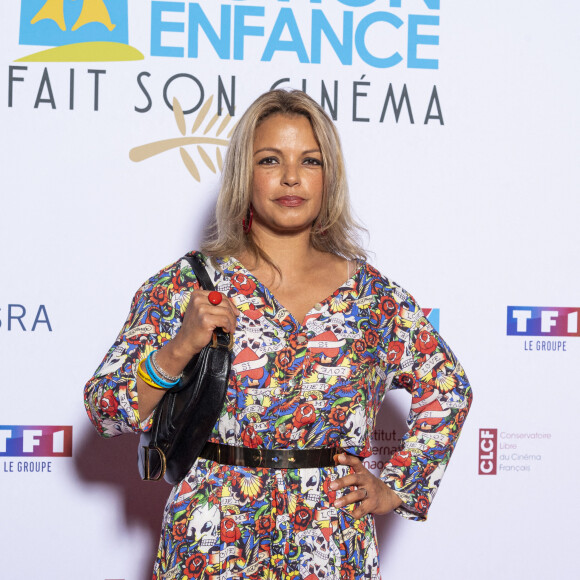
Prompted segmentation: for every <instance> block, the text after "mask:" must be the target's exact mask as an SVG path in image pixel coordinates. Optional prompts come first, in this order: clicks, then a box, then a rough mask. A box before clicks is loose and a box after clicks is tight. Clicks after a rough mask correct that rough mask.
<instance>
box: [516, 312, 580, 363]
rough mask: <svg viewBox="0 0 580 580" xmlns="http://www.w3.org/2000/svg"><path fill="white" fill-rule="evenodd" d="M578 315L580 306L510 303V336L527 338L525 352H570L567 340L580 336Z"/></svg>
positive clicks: (524, 345) (524, 344)
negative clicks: (520, 304) (565, 306)
mask: <svg viewBox="0 0 580 580" xmlns="http://www.w3.org/2000/svg"><path fill="white" fill-rule="evenodd" d="M579 315H580V308H563V307H552V306H508V307H507V335H508V336H522V337H525V339H524V343H523V347H524V350H526V351H541V352H567V350H568V339H569V338H573V337H574V338H577V337H579V336H580V329H579V327H578V318H579ZM532 336H533V337H536V338H533V339H532V338H529V337H532Z"/></svg>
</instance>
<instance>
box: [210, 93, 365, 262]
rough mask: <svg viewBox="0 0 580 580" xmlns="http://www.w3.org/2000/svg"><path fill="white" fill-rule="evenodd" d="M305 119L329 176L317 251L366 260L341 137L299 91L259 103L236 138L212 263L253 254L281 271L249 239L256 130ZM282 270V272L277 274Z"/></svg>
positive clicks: (316, 227)
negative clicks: (280, 119)
mask: <svg viewBox="0 0 580 580" xmlns="http://www.w3.org/2000/svg"><path fill="white" fill-rule="evenodd" d="M276 114H279V115H289V116H293V115H302V116H304V117H306V118H307V119H308V120H309V121H310V124H311V126H312V131H313V133H314V137H315V139H316V141H317V142H318V145H319V147H320V152H321V157H322V167H323V171H324V190H323V198H322V208H321V210H320V214H319V215H318V217H317V218H316V220H315V222H314V224H313V226H312V230H311V234H310V237H311V243H312V246H313V247H314V248H315V249H317V250H320V251H323V252H329V253H331V254H336V255H339V256H343V257H344V258H346V259H348V260H366V257H367V256H366V252H365V251H364V249H363V248H362V246H361V244H360V242H359V239H360V233H361V232H363V231H365V230H364V228H362V227H361V226H360V225H359V224H358V223H357V222H356V221H355V220H354V218H353V217H352V214H351V210H350V203H349V196H348V186H347V182H346V174H345V167H344V160H343V156H342V148H341V145H340V138H339V136H338V132H337V130H336V128H335V126H334V124H333V123H332V121H331V120H330V118H329V117H328V115H327V114H326V113H325V112H324V110H323V109H322V107H320V105H318V103H316V101H314V100H313V99H312V98H311V97H309V96H308V95H307V94H306V93H304V92H302V91H298V90H291V91H285V90H280V89H277V90H273V91H270V92H268V93H264V94H263V95H262V96H260V97H258V98H257V99H256V100H255V101H254V102H253V103H252V104H251V105H250V107H249V108H248V109H247V111H246V112H245V113H244V114H243V115H242V117H241V118H240V120H239V122H238V124H237V125H236V128H235V130H234V132H233V134H232V138H231V141H230V145H229V148H228V151H227V153H226V158H225V161H224V168H223V173H222V184H221V188H220V192H219V196H218V200H217V205H216V219H215V223H214V224H213V226H212V228H211V229H210V232H209V235H208V237H207V239H206V240H205V242H204V243H203V244H202V251H203V252H204V253H205V254H206V255H208V256H212V257H225V256H236V255H238V254H239V253H241V252H242V251H249V252H251V253H252V254H253V255H254V257H255V258H256V259H257V258H258V257H259V258H262V259H263V260H265V261H266V262H267V263H269V264H270V265H272V266H274V267H275V264H273V262H272V261H271V260H270V258H269V257H268V255H267V254H266V252H265V251H264V250H263V249H262V248H260V247H259V246H258V245H257V244H256V242H255V240H254V239H253V237H252V233H251V231H250V233H248V234H244V231H243V228H242V220H243V219H245V218H246V215H247V212H248V208H249V207H250V201H251V197H252V178H253V150H254V134H255V131H256V128H257V127H258V126H259V125H260V124H261V123H262V122H263V121H264V120H265V119H266V118H267V117H269V116H271V115H276ZM276 269H277V268H276Z"/></svg>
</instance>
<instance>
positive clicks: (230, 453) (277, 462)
mask: <svg viewBox="0 0 580 580" xmlns="http://www.w3.org/2000/svg"><path fill="white" fill-rule="evenodd" d="M340 453H345V451H344V449H343V448H342V447H314V448H312V449H261V448H258V449H253V448H251V447H237V446H235V445H222V444H220V443H211V442H209V441H208V442H207V443H206V444H205V447H204V448H203V449H202V450H201V453H200V454H199V456H200V457H202V458H203V459H209V460H210V461H215V462H216V463H221V464H223V465H236V466H241V467H265V468H267V469H303V468H307V467H329V466H334V465H336V462H335V461H334V457H335V456H336V455H338V454H340Z"/></svg>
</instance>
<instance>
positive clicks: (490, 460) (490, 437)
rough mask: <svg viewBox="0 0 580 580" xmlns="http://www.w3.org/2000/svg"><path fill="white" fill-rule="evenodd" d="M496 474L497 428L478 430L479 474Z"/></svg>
mask: <svg viewBox="0 0 580 580" xmlns="http://www.w3.org/2000/svg"><path fill="white" fill-rule="evenodd" d="M496 474H497V429H480V430H479V475H496Z"/></svg>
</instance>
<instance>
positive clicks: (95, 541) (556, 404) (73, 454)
mask: <svg viewBox="0 0 580 580" xmlns="http://www.w3.org/2000/svg"><path fill="white" fill-rule="evenodd" d="M0 14H1V18H0V47H1V53H0V54H1V57H0V58H1V62H0V94H1V95H2V96H1V99H0V103H1V104H0V127H1V130H0V148H1V160H0V168H1V174H0V191H1V195H2V205H1V207H2V211H1V219H0V244H1V254H0V260H1V261H0V274H1V276H2V284H1V286H0V397H1V399H0V518H1V520H0V521H1V524H0V534H1V541H0V560H1V562H2V572H1V574H0V575H1V576H2V577H3V578H35V577H42V578H46V579H47V580H48V579H50V580H62V579H76V578H83V579H85V580H113V579H115V580H141V579H144V578H147V577H150V573H151V565H152V559H153V554H154V551H155V548H156V544H157V541H158V534H159V530H160V522H161V514H162V510H163V505H164V502H165V498H166V496H167V495H168V493H169V486H168V485H167V484H165V483H164V482H159V483H149V482H141V481H140V479H139V477H138V474H137V466H136V449H137V442H138V439H137V438H136V437H134V436H131V435H126V436H124V437H118V438H115V439H111V440H104V439H101V438H99V437H98V436H97V435H96V433H95V432H94V430H93V428H92V426H91V424H90V423H89V421H88V419H87V417H86V415H85V412H84V409H83V401H82V395H83V386H84V383H85V382H86V381H87V379H88V378H89V377H90V376H91V375H92V373H93V372H94V369H95V368H96V366H97V365H98V363H99V362H100V360H101V358H102V356H103V355H104V353H105V352H106V351H107V349H108V348H109V346H110V344H112V342H113V340H114V338H115V336H116V333H117V332H118V330H119V329H120V327H121V325H122V323H123V321H124V318H125V316H126V314H127V312H128V308H129V303H130V300H131V298H132V295H133V293H134V291H135V290H136V289H137V288H138V287H139V286H140V285H141V283H142V282H143V281H144V280H146V279H147V278H148V277H149V276H150V275H151V274H153V273H155V272H156V271H158V270H159V269H160V268H161V267H163V266H164V265H166V264H168V263H171V262H173V261H174V260H175V259H177V258H178V257H179V256H181V255H183V254H184V253H185V252H187V251H188V250H190V249H193V248H198V247H199V244H200V240H201V239H202V238H203V235H204V228H205V226H206V224H208V223H209V221H210V220H211V216H212V212H213V207H214V204H215V199H216V194H217V190H218V184H219V175H220V168H221V165H222V160H223V157H224V154H225V151H226V148H227V145H228V140H229V135H230V131H231V128H232V127H233V126H234V124H235V122H236V119H237V118H239V116H240V115H241V113H242V112H243V111H244V110H245V108H246V107H247V106H248V105H249V104H250V103H251V102H252V101H253V100H254V99H255V98H256V97H257V96H258V95H259V94H261V93H262V92H265V91H267V90H269V89H271V88H273V87H283V88H284V87H286V88H289V87H293V88H299V89H303V90H305V91H307V92H308V93H309V94H310V95H311V96H312V97H313V98H314V99H315V100H317V101H318V102H319V103H321V104H322V106H323V107H324V108H325V110H326V111H327V112H328V113H329V114H330V115H331V116H332V118H333V119H334V121H335V122H336V125H337V126H338V128H339V131H340V133H341V136H342V140H343V144H344V150H345V156H346V160H347V169H348V175H349V182H350V187H351V196H352V202H353V206H354V209H355V212H356V214H357V216H358V218H359V219H360V221H361V222H362V223H364V224H365V226H366V227H367V229H368V234H369V235H368V247H369V249H370V250H371V251H372V258H371V262H372V263H373V264H374V265H375V266H376V267H378V268H379V269H380V270H381V271H382V272H383V273H385V274H386V275H388V276H390V277H391V278H393V279H394V280H396V281H397V282H399V283H400V284H402V285H403V286H405V287H406V288H407V289H408V290H410V291H411V292H412V293H413V295H414V296H415V297H416V299H417V300H418V301H419V303H420V304H421V305H422V306H423V307H424V309H425V310H426V311H427V312H428V314H429V317H430V319H431V321H432V322H433V324H434V325H435V326H436V327H437V328H438V329H439V330H440V332H441V334H442V335H443V336H444V338H445V339H446V340H447V342H448V343H449V344H450V345H451V346H452V348H453V349H454V351H455V352H456V354H457V356H458V358H459V359H460V360H461V362H462V364H463V366H464V367H465V369H466V371H467V374H468V376H469V378H470V380H471V382H472V384H473V387H474V393H475V402H474V406H473V409H472V412H471V414H470V416H469V418H468V420H467V422H466V426H465V429H464V432H463V435H462V437H461V439H460V442H459V444H458V446H457V450H456V452H455V455H454V457H453V459H452V461H451V464H450V467H449V469H448V472H447V474H446V476H445V478H444V482H443V484H442V486H441V489H440V491H439V494H438V496H437V498H436V500H435V502H434V504H433V506H432V509H431V511H430V514H429V519H428V521H427V523H416V522H410V521H404V520H403V519H401V518H399V517H398V516H396V515H389V516H385V517H381V518H378V520H377V527H378V531H379V543H380V549H381V568H382V574H383V578H385V579H387V578H398V577H405V578H407V579H408V580H419V579H422V578H425V577H429V578H432V579H434V580H439V579H441V580H443V579H445V580H448V579H454V578H463V577H465V575H466V574H467V575H468V576H469V577H470V578H481V579H484V578H498V579H508V578H509V579H513V578H544V577H548V576H549V577H553V578H573V577H575V574H576V565H575V559H574V553H575V551H576V543H577V542H576V541H575V537H576V532H575V529H574V522H575V521H576V520H577V519H578V517H579V516H580V502H579V500H578V497H577V493H576V490H575V485H574V484H575V482H576V481H577V479H578V478H579V477H580V467H579V464H578V462H577V461H576V459H575V452H574V443H575V440H576V432H577V430H578V426H577V424H576V420H575V418H574V415H572V416H570V413H571V412H572V411H573V410H574V408H575V406H576V404H578V403H579V402H580V399H579V394H578V393H579V390H580V389H579V388H578V387H579V386H580V384H579V379H578V373H577V368H578V360H579V355H580V330H579V313H580V274H579V269H578V265H579V262H580V250H579V248H580V234H579V228H578V215H579V210H580V202H579V201H578V199H579V198H578V188H579V185H580V179H579V174H580V171H579V163H578V159H579V158H580V147H579V139H578V135H579V129H580V126H579V125H580V124H579V120H580V114H579V108H578V98H577V95H578V92H579V89H580V82H579V80H578V79H579V77H578V74H577V73H578V65H577V55H578V53H579V52H580V37H579V35H578V33H577V22H578V21H579V20H580V5H579V4H578V3H577V2H573V1H572V0H567V1H562V2H558V3H553V4H547V3H546V2H540V1H539V0H512V1H511V2H505V1H503V2H502V1H499V0H488V1H487V2H478V1H476V0H455V1H452V0H441V1H440V0H278V1H276V0H226V1H224V2H216V1H215V0H202V1H198V2H181V1H169V0H80V1H79V0H77V1H73V0H20V1H18V0H5V1H4V2H2V6H1V7H0ZM409 405H410V399H409V396H408V395H407V394H406V393H404V392H403V393H398V392H397V393H390V394H389V395H387V397H386V400H385V403H384V406H383V409H382V411H381V415H380V417H379V421H378V423H377V428H376V431H375V433H374V443H373V445H374V448H373V452H374V455H373V456H372V458H370V459H369V461H368V462H367V465H368V467H369V468H371V469H375V470H378V469H380V468H381V467H382V465H383V463H384V462H385V460H386V459H387V458H388V457H389V455H390V454H391V453H392V452H393V450H394V449H395V448H396V446H397V445H398V441H399V438H400V437H401V435H402V434H403V433H404V431H405V419H406V416H407V414H408V412H409Z"/></svg>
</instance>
